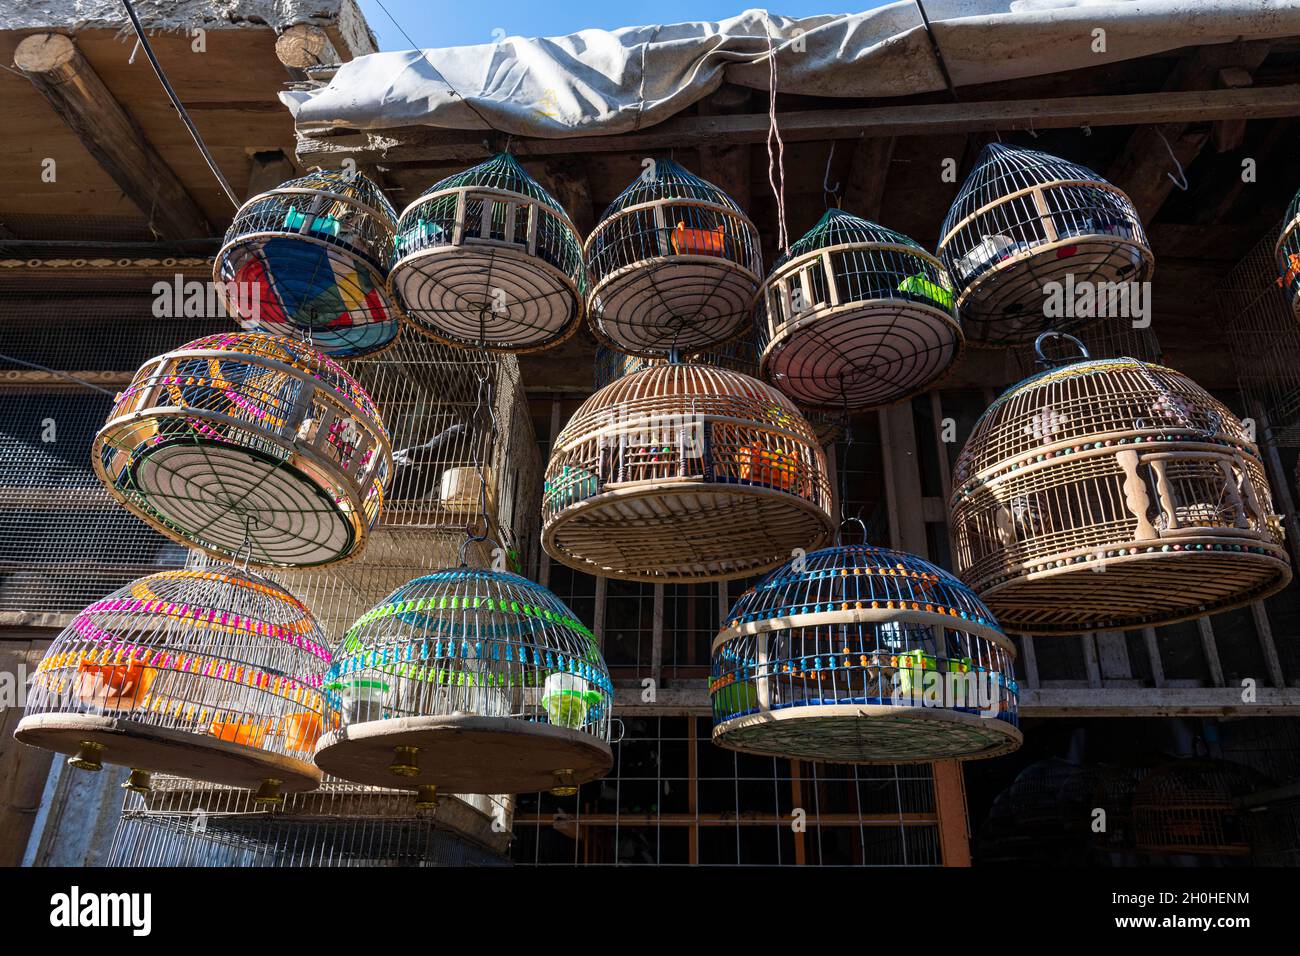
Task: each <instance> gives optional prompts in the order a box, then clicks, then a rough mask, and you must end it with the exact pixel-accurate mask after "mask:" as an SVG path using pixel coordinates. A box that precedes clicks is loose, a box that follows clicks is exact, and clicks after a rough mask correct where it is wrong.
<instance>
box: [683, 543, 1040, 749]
mask: <svg viewBox="0 0 1300 956" xmlns="http://www.w3.org/2000/svg"><path fill="white" fill-rule="evenodd" d="M1014 657H1015V648H1014V646H1013V645H1012V643H1011V642H1010V641H1009V640H1008V639H1007V638H1006V636H1005V635H1003V633H1002V631H1001V629H1000V628H999V627H998V624H997V621H996V620H994V618H993V615H992V614H991V613H990V612H989V610H988V608H986V607H985V606H984V605H983V604H981V603H980V600H979V598H977V597H976V596H975V594H974V593H973V592H972V591H971V590H970V589H969V588H967V587H966V586H965V585H964V584H962V583H961V582H960V581H958V580H957V579H956V578H954V577H953V576H952V575H951V574H949V573H948V572H947V571H944V570H942V569H941V568H938V567H936V566H935V565H933V564H930V563H929V562H928V561H923V560H921V559H920V558H918V557H915V556H913V555H910V554H905V553H903V552H901V551H893V550H890V549H888V548H876V547H871V546H868V545H843V546H837V547H832V548H826V549H824V550H821V551H815V552H812V553H810V554H806V555H801V556H799V557H796V558H795V559H794V560H793V561H791V562H789V563H788V564H786V565H784V566H782V567H780V568H778V569H777V570H775V571H773V572H772V573H771V574H769V575H767V576H766V577H765V578H763V579H762V580H761V581H759V582H758V583H757V584H755V585H754V587H753V588H751V589H750V590H748V591H746V592H745V593H744V594H743V595H742V596H741V598H740V600H739V601H737V602H736V604H735V606H734V607H733V608H732V609H731V613H730V614H728V615H727V621H726V623H725V626H724V627H723V628H722V630H721V632H720V633H719V634H718V636H717V638H716V639H715V640H714V642H713V661H712V668H711V671H710V679H709V694H710V697H711V699H712V704H713V741H714V743H717V744H721V745H722V746H724V747H729V748H731V749H733V750H742V751H747V752H750V753H757V754H763V755H769V754H770V755H775V756H781V757H788V758H790V759H792V760H828V761H834V762H840V763H913V762H929V761H934V760H950V759H957V760H969V759H975V758H982V757H993V756H996V755H998V754H1001V753H1006V752H1008V751H1011V750H1015V749H1016V748H1017V747H1019V746H1020V743H1021V740H1022V738H1021V734H1020V731H1019V729H1018V727H1017V725H1018V708H1017V701H1018V697H1019V688H1018V686H1017V684H1016V680H1015V676H1014V674H1013V672H1012V668H1011V662H1012V659H1013V658H1014Z"/></svg>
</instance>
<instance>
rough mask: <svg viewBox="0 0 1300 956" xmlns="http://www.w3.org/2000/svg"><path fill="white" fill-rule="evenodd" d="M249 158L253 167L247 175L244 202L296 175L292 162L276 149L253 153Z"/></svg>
mask: <svg viewBox="0 0 1300 956" xmlns="http://www.w3.org/2000/svg"><path fill="white" fill-rule="evenodd" d="M251 158H252V164H253V166H252V169H250V170H249V173H248V186H247V187H246V188H245V189H244V199H246V200H248V199H252V198H253V197H254V196H257V195H260V194H261V193H264V192H266V191H267V190H268V189H274V188H275V187H276V186H279V185H280V184H281V183H283V182H285V181H287V180H290V179H293V177H294V176H295V175H296V174H297V170H296V169H294V166H293V162H292V161H291V160H290V159H289V157H288V156H286V155H284V153H283V152H282V151H280V150H278V149H273V150H267V151H265V152H260V153H254V154H253V155H252V157H251Z"/></svg>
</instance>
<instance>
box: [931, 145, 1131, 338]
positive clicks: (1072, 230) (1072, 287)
mask: <svg viewBox="0 0 1300 956" xmlns="http://www.w3.org/2000/svg"><path fill="white" fill-rule="evenodd" d="M940 235H941V237H942V238H941V239H940V240H939V258H940V259H942V260H943V264H944V266H945V267H946V268H947V270H948V274H949V275H950V276H951V277H952V281H953V283H954V284H955V285H956V288H957V311H958V313H959V314H960V315H961V320H962V327H963V329H964V331H965V333H966V338H967V340H968V341H970V342H971V343H972V344H979V345H989V346H1010V345H1016V344H1019V343H1024V342H1029V341H1032V340H1033V338H1034V337H1035V336H1036V335H1038V333H1040V332H1043V331H1045V330H1047V329H1055V330H1057V331H1073V330H1075V329H1078V328H1081V327H1083V326H1085V325H1087V324H1088V323H1090V322H1092V321H1094V320H1095V319H1097V318H1100V317H1101V316H1102V315H1103V314H1104V313H1102V312H1099V311H1098V309H1097V305H1096V303H1097V297H1098V296H1103V297H1106V299H1107V302H1108V303H1109V299H1110V296H1111V295H1112V293H1115V294H1119V293H1123V292H1124V291H1125V290H1127V289H1131V288H1132V286H1131V285H1129V284H1130V283H1137V282H1144V281H1146V280H1148V279H1150V278H1151V272H1152V269H1153V266H1154V260H1153V259H1152V256H1151V250H1150V249H1149V248H1147V239H1146V234H1145V233H1144V232H1143V230H1142V223H1141V221H1140V220H1139V219H1138V215H1137V211H1136V210H1135V209H1134V208H1133V203H1132V201H1131V200H1130V199H1129V198H1128V196H1126V195H1125V194H1124V192H1123V191H1122V190H1120V189H1119V188H1118V187H1116V186H1113V185H1111V184H1110V183H1108V182H1106V180H1104V179H1102V178H1101V177H1100V176H1098V175H1097V174H1096V173H1094V172H1093V171H1092V170H1091V169H1088V168H1087V167H1086V166H1080V165H1079V164H1077V163H1071V162H1068V161H1067V160H1063V159H1058V158H1057V157H1055V156H1052V155H1049V154H1048V153H1042V152H1039V151H1037V150H1032V149H1024V148H1022V147H1019V146H1007V145H1003V144H1002V143H990V144H989V145H988V146H986V147H985V148H984V151H983V152H982V153H980V156H979V159H978V160H977V161H976V163H975V168H974V169H972V170H971V173H970V175H969V176H967V177H966V181H965V183H963V184H962V187H961V189H960V190H959V191H958V193H957V198H956V199H955V200H954V201H953V204H952V208H951V209H950V210H948V216H947V218H946V219H945V220H944V222H943V227H942V229H941V232H940ZM1052 283H1055V284H1056V285H1051V284H1052ZM1085 288H1086V289H1087V290H1088V291H1089V293H1090V294H1091V295H1092V296H1093V305H1091V306H1088V307H1086V308H1077V309H1076V308H1075V307H1074V305H1073V303H1074V302H1075V301H1076V295H1075V292H1076V291H1082V290H1084V289H1085ZM1045 292H1058V293H1060V298H1061V305H1062V308H1061V309H1060V310H1059V311H1060V312H1061V314H1059V315H1054V314H1051V313H1052V311H1053V310H1052V309H1049V308H1047V307H1046V306H1047V302H1046V299H1047V296H1045ZM1080 301H1082V300H1080Z"/></svg>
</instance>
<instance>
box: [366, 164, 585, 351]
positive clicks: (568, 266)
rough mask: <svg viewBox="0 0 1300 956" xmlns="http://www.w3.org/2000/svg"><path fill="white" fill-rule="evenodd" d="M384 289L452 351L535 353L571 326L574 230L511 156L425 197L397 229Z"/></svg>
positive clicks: (576, 296) (579, 264)
mask: <svg viewBox="0 0 1300 956" xmlns="http://www.w3.org/2000/svg"><path fill="white" fill-rule="evenodd" d="M395 247H396V251H395V256H394V265H393V269H392V273H391V274H390V276H389V289H390V290H391V291H392V295H393V300H394V301H395V302H396V303H397V304H398V305H399V307H400V308H401V310H402V312H403V314H404V315H405V316H406V318H407V319H408V320H409V321H410V323H411V325H412V326H413V327H414V328H416V329H418V330H419V331H421V332H423V333H425V334H426V335H429V336H431V337H433V338H436V339H438V340H440V341H442V342H446V343H448V344H450V345H457V346H462V347H480V346H482V347H484V348H488V349H491V350H493V351H499V352H532V351H536V350H538V349H545V348H549V347H551V346H552V345H555V344H557V343H558V342H561V341H563V340H564V339H566V338H568V336H569V335H570V334H572V332H573V331H574V329H576V328H577V323H578V318H579V315H580V313H581V309H582V296H583V293H584V291H585V289H586V268H585V266H584V264H583V259H582V243H581V240H580V239H579V237H578V231H577V229H576V228H575V227H574V225H573V223H572V222H570V221H569V217H568V214H567V213H565V211H564V208H563V207H562V206H561V205H560V203H559V201H558V200H556V199H555V197H553V196H552V195H551V194H550V193H548V192H547V191H546V190H545V189H543V188H542V187H541V186H540V185H539V184H538V183H537V181H536V180H535V179H533V178H532V177H531V176H529V175H528V173H527V172H525V171H524V169H523V167H522V166H520V165H519V163H517V162H516V161H515V158H514V157H513V156H511V155H510V154H509V153H498V154H497V155H496V156H494V157H492V158H491V159H489V160H487V161H486V162H484V163H480V164H479V165H477V166H475V167H473V168H472V169H467V170H465V171H464V172H462V173H457V174H456V175H455V176H450V177H448V178H447V179H444V180H442V181H441V182H438V183H436V184H435V185H433V186H431V187H429V188H428V189H427V190H425V191H424V192H423V193H422V194H421V195H420V198H418V199H417V200H416V201H415V202H413V203H411V205H409V206H407V207H406V210H405V211H404V212H403V213H402V215H401V218H400V219H399V220H398V223H397V238H396V243H395Z"/></svg>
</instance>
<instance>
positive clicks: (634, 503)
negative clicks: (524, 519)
mask: <svg viewBox="0 0 1300 956" xmlns="http://www.w3.org/2000/svg"><path fill="white" fill-rule="evenodd" d="M833 530H834V524H833V522H832V520H831V518H830V516H829V515H828V514H827V513H826V512H825V511H823V510H822V509H821V508H819V507H818V506H817V505H815V504H813V503H812V502H811V501H805V500H804V499H802V498H799V497H797V496H795V495H792V494H787V493H785V492H781V491H777V490H775V489H772V488H766V487H762V486H757V485H741V484H734V485H733V484H708V483H704V482H648V483H645V484H638V485H637V486H635V487H629V488H621V489H619V490H617V491H612V492H606V493H605V494H601V495H597V496H595V497H594V498H588V499H586V500H585V501H581V502H579V503H578V504H575V505H571V506H569V507H568V508H566V509H564V510H563V511H561V512H559V513H557V514H556V515H554V516H553V517H552V518H551V519H550V520H549V521H548V522H547V523H546V525H545V526H544V527H543V528H542V547H543V548H545V549H546V552H547V553H548V554H550V555H551V557H553V558H555V559H556V560H557V561H560V562H562V563H563V564H567V565H568V566H569V567H572V568H577V569H578V570H580V571H587V572H593V571H594V573H596V574H600V575H604V576H608V577H616V578H621V579H623V580H625V581H647V582H651V583H655V582H672V581H725V580H730V579H732V578H742V577H748V576H749V575H753V574H759V573H762V572H765V571H770V570H771V569H772V568H775V567H777V566H779V565H781V564H784V563H785V562H786V561H788V560H790V555H791V553H792V552H793V551H794V549H795V548H803V549H805V550H808V551H811V550H813V549H814V548H819V547H821V546H822V545H823V544H824V543H825V542H826V541H828V540H829V539H830V536H831V534H832V532H833Z"/></svg>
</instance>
